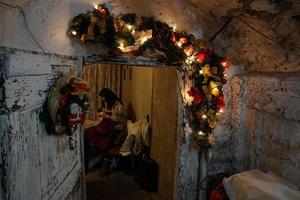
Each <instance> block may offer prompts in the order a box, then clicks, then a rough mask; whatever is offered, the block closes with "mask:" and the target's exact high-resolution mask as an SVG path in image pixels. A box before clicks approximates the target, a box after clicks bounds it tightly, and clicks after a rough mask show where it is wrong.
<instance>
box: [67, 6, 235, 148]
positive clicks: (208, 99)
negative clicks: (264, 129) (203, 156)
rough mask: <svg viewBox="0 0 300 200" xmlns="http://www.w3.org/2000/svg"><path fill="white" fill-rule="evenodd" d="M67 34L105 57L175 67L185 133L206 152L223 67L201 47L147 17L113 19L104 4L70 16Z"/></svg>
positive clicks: (219, 102)
mask: <svg viewBox="0 0 300 200" xmlns="http://www.w3.org/2000/svg"><path fill="white" fill-rule="evenodd" d="M67 34H68V35H69V36H70V37H71V38H72V39H77V40H80V41H81V42H83V43H88V42H89V43H95V44H102V45H104V46H105V47H106V48H108V56H110V57H116V56H121V55H126V56H144V57H148V58H155V59H157V60H159V61H161V62H163V63H166V64H180V71H181V72H182V75H183V76H182V78H183V80H184V83H185V84H184V88H183V90H182V96H183V99H184V104H185V107H186V109H187V110H188V117H189V127H190V128H191V129H192V130H193V133H194V136H195V137H196V139H197V143H198V144H199V145H200V147H201V148H202V149H207V148H210V147H211V144H212V140H213V137H212V135H211V132H212V130H213V129H214V128H215V127H216V126H217V121H218V119H219V117H220V115H221V113H222V112H223V109H224V107H225V103H224V95H223V92H222V87H223V85H224V84H225V83H226V80H225V78H224V76H225V70H226V69H227V68H228V67H229V63H228V61H227V60H226V59H225V58H223V57H221V56H218V55H217V54H215V53H214V52H213V51H211V50H210V49H208V48H207V44H206V42H205V41H203V40H199V39H196V38H195V37H194V36H193V35H192V34H187V33H186V32H183V31H177V30H176V29H175V27H170V26H169V25H168V24H166V23H164V22H161V21H157V20H155V19H154V18H152V17H138V16H136V15H135V14H134V13H129V14H125V15H122V16H118V17H114V16H112V15H111V14H110V12H109V10H108V9H107V7H106V6H105V5H104V4H99V5H97V6H95V8H94V10H93V11H88V12H87V13H86V14H80V15H78V16H76V17H75V18H74V19H73V20H72V21H71V24H70V28H69V30H68V32H67Z"/></svg>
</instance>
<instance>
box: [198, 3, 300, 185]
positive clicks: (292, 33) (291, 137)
mask: <svg viewBox="0 0 300 200" xmlns="http://www.w3.org/2000/svg"><path fill="white" fill-rule="evenodd" d="M299 5H300V3H299V1H263V0H257V1H248V2H247V1H243V3H241V5H239V6H240V8H241V9H240V10H238V9H236V8H233V7H232V8H230V9H229V8H228V10H227V12H226V14H224V15H223V16H220V15H218V16H217V17H216V20H217V21H219V22H220V21H223V22H222V23H221V24H224V22H225V21H226V20H227V19H229V18H230V17H232V19H231V21H230V23H229V24H228V26H226V27H225V28H224V29H223V30H222V32H221V33H220V34H219V35H218V36H217V37H216V38H215V39H214V41H212V46H213V47H214V49H215V50H216V51H217V52H218V53H219V54H221V55H225V56H226V57H227V58H229V59H230V61H231V62H232V63H233V64H235V65H234V66H233V68H232V69H230V71H229V72H228V73H229V77H228V81H229V83H228V85H227V86H226V87H225V96H226V101H227V107H226V111H225V113H224V116H223V119H222V120H221V123H220V126H219V127H218V128H217V129H216V130H215V131H214V134H215V135H216V136H217V137H216V142H215V144H214V147H213V159H212V161H211V165H210V172H209V173H210V174H215V173H216V172H222V171H228V172H229V173H235V172H239V171H244V170H248V169H253V168H256V169H261V170H263V171H268V170H271V171H274V172H275V173H276V174H277V175H279V176H281V177H283V178H285V179H287V180H288V181H289V182H291V183H292V184H294V185H296V186H298V187H299V180H300V177H299V173H298V174H297V171H299V162H298V161H297V160H299V142H300V140H299V139H297V135H299V130H297V128H298V127H299V119H298V116H299V112H298V104H299V103H300V99H299V79H300V75H299V71H300V41H299V30H300V28H299V27H300V26H299V25H300V22H299V13H300V9H299V8H300V6H299ZM206 26H207V27H208V26H209V25H205V26H204V27H206ZM228 87H230V88H228Z"/></svg>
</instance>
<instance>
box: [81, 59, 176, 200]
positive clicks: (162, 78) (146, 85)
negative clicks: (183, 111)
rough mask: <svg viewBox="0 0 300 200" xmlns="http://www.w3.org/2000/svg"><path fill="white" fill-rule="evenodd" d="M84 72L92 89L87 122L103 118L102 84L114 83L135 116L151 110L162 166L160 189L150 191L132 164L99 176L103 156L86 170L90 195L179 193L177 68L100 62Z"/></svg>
mask: <svg viewBox="0 0 300 200" xmlns="http://www.w3.org/2000/svg"><path fill="white" fill-rule="evenodd" d="M83 77H84V80H85V81H86V82H87V83H88V84H89V87H90V93H91V94H90V96H91V98H90V105H91V106H90V109H89V113H88V115H87V121H86V123H85V126H86V127H88V126H92V125H95V124H97V120H96V111H97V107H99V105H100V100H99V99H98V96H97V94H98V93H99V90H101V88H104V87H107V88H110V89H112V91H114V93H115V94H117V95H118V96H119V97H121V100H122V101H123V104H124V105H125V107H126V108H127V109H126V110H127V111H126V112H127V116H128V117H129V118H130V120H132V122H136V121H139V120H141V119H142V118H144V117H145V116H148V122H149V124H150V127H151V137H150V141H151V142H150V146H149V148H150V157H151V159H153V160H154V161H155V162H156V163H157V164H158V167H159V172H158V190H157V192H145V191H144V190H142V189H141V188H140V186H139V185H138V184H137V183H136V181H135V179H134V173H135V172H134V170H138V169H133V168H131V170H133V171H131V173H129V174H128V173H125V172H126V169H125V170H122V169H121V170H114V171H113V172H111V173H110V175H109V177H110V178H109V179H107V178H101V177H99V174H98V173H97V170H98V169H99V167H100V166H101V158H100V159H99V161H100V162H98V163H97V162H96V163H95V166H91V169H89V171H88V172H87V174H86V191H87V199H88V200H93V199H96V198H95V197H97V196H99V197H101V199H104V200H105V197H107V199H121V198H122V199H124V198H125V197H130V198H129V199H140V200H142V199H173V193H174V183H175V180H174V179H175V177H174V175H175V165H176V157H175V154H176V137H177V121H178V119H177V117H178V116H177V113H178V102H177V100H178V95H179V89H178V85H177V80H178V77H177V70H176V68H174V67H148V66H130V65H119V64H101V63H96V64H95V63H94V64H87V65H85V66H84V75H83ZM99 163H100V164H99ZM99 165H100V166H99ZM97 167H98V168H97ZM129 167H132V166H129ZM113 195H119V196H113Z"/></svg>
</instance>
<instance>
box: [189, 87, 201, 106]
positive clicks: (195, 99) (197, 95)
mask: <svg viewBox="0 0 300 200" xmlns="http://www.w3.org/2000/svg"><path fill="white" fill-rule="evenodd" d="M188 95H189V96H190V97H193V102H192V103H193V104H195V105H196V104H199V103H201V101H202V100H203V95H202V94H201V93H200V91H199V90H198V89H197V88H194V87H192V88H191V89H190V90H189V91H188Z"/></svg>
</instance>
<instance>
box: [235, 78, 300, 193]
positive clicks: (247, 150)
mask: <svg viewBox="0 0 300 200" xmlns="http://www.w3.org/2000/svg"><path fill="white" fill-rule="evenodd" d="M299 75H300V74H299V73H295V74H290V73H289V74H272V75H270V74H251V75H247V76H237V77H235V78H234V79H233V81H232V83H231V86H232V89H233V96H232V98H233V100H232V101H233V104H232V107H233V110H234V111H235V112H232V126H233V127H232V155H233V160H234V161H235V162H234V167H235V169H236V170H237V171H243V170H247V169H253V168H255V169H261V170H263V171H273V172H275V173H276V174H277V175H279V176H281V177H282V178H284V179H286V180H288V181H289V182H290V183H292V184H293V185H295V186H298V187H299V188H300V184H299V180H300V174H299V170H300V162H299V158H300V148H299V147H300V138H299V134H300V129H299V128H300V115H299V111H300V107H299V103H300V87H299V84H300V76H299Z"/></svg>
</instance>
